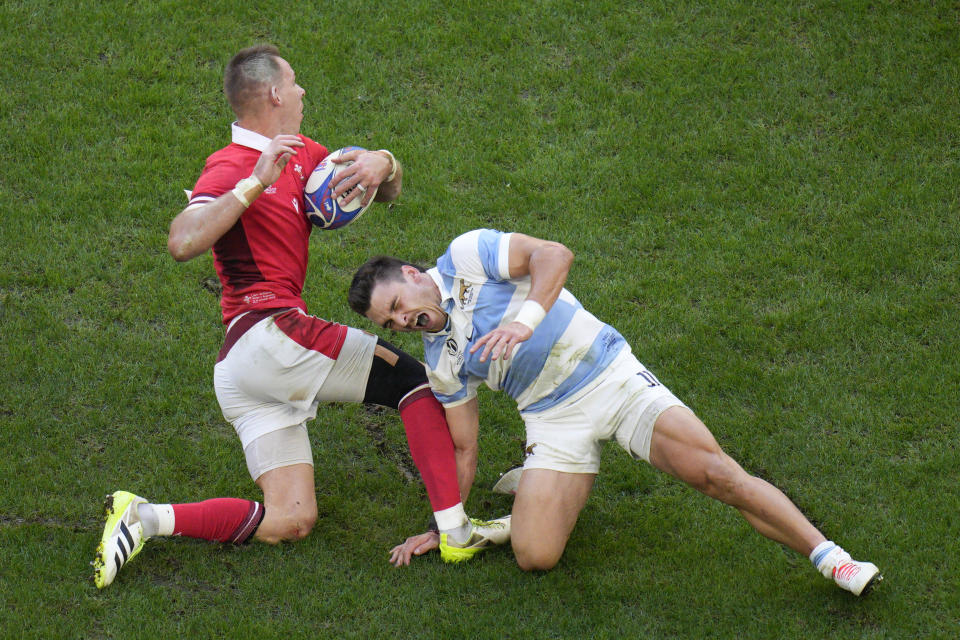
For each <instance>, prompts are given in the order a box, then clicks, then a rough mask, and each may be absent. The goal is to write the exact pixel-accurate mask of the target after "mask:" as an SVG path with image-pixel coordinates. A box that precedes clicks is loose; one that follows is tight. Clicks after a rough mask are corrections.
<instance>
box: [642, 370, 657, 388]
mask: <svg viewBox="0 0 960 640" xmlns="http://www.w3.org/2000/svg"><path fill="white" fill-rule="evenodd" d="M637 375H638V376H640V377H642V378H643V379H644V380H646V381H647V386H648V387H659V386H660V381H659V380H657V376H655V375H653V374H652V373H650V372H649V371H647V370H646V369H644V370H643V371H638V372H637Z"/></svg>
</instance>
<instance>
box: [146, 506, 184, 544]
mask: <svg viewBox="0 0 960 640" xmlns="http://www.w3.org/2000/svg"><path fill="white" fill-rule="evenodd" d="M137 515H138V516H140V526H142V527H143V535H144V536H146V537H147V538H150V537H152V536H169V535H173V524H174V522H175V520H174V517H173V506H172V505H169V504H150V503H144V504H141V505H139V506H138V507H137Z"/></svg>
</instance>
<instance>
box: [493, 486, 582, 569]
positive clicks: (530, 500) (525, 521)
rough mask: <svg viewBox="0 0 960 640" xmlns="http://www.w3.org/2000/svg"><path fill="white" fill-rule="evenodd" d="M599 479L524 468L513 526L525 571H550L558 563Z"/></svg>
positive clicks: (518, 551)
mask: <svg viewBox="0 0 960 640" xmlns="http://www.w3.org/2000/svg"><path fill="white" fill-rule="evenodd" d="M595 477H596V474H593V473H566V472H563V471H554V470H552V469H524V471H523V475H522V476H521V478H520V485H519V486H518V487H517V496H516V498H515V499H514V502H513V516H512V518H511V525H510V530H511V533H510V536H511V540H512V543H513V549H514V553H515V554H516V556H517V563H518V564H519V565H520V567H521V568H523V569H550V568H552V567H553V566H554V565H555V564H556V563H557V561H558V560H559V559H560V556H561V555H562V554H563V550H564V548H565V547H566V546H567V540H568V539H569V538H570V533H571V532H572V531H573V527H574V525H576V523H577V517H578V516H579V515H580V511H581V510H582V509H583V505H584V504H586V502H587V498H588V497H590V491H591V489H592V488H593V480H594V478H595Z"/></svg>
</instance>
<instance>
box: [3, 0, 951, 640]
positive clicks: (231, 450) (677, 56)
mask: <svg viewBox="0 0 960 640" xmlns="http://www.w3.org/2000/svg"><path fill="white" fill-rule="evenodd" d="M201 9H202V10H201ZM958 21H960V10H958V6H957V4H956V3H955V2H944V1H932V2H913V3H908V2H892V1H882V0H881V1H877V0H875V1H873V2H840V3H836V2H834V3H831V2H801V3H795V2H771V3H751V2H734V1H723V2H718V3H695V2H686V1H681V2H670V3H667V2H643V3H635V2H622V3H617V2H607V1H602V0H601V1H598V2H591V3H579V2H536V1H535V2H526V3H521V2H515V1H512V0H510V1H507V2H502V3H496V4H494V3H486V2H479V1H476V0H467V1H465V2H460V3H456V4H455V6H452V7H448V6H446V3H430V2H423V1H402V2H394V3H390V4H388V5H384V6H378V5H376V4H374V3H360V2H352V1H343V2H336V3H326V4H317V3H299V4H293V5H284V6H283V7H279V6H270V7H267V6H263V7H259V6H255V5H250V4H249V3H248V4H244V3H236V2H225V1H222V2H206V3H181V2H155V3H123V2H103V3H94V2H86V1H79V2H75V3H62V2H40V1H31V2H15V1H10V2H4V3H3V4H2V6H0V38H2V44H3V50H4V52H5V53H6V56H7V58H6V64H4V65H2V67H0V82H2V87H3V91H2V92H0V127H2V135H0V157H2V158H3V169H2V171H0V222H2V224H0V248H2V250H0V259H2V268H0V362H2V365H0V433H2V434H3V438H2V439H0V477H2V478H3V480H4V482H3V487H2V489H0V635H2V636H3V637H38V638H71V637H83V638H109V637H132V638H137V637H142V638H156V637H176V636H187V637H189V636H196V637H254V636H259V637H330V638H342V637H360V638H369V637H427V638H430V637H434V638H447V637H476V636H482V637H513V638H517V637H535V638H540V637H544V638H579V637H598V638H604V637H608V638H620V637H641V636H649V637H738V638H744V637H747V638H821V637H836V638H904V637H932V638H949V637H956V636H957V635H958V629H960V605H958V601H957V597H956V596H957V588H958V578H957V575H958V571H960V566H958V564H960V562H958V561H960V552H958V545H957V543H956V540H957V539H958V537H960V524H958V516H957V514H958V510H960V509H958V506H960V504H958V503H960V499H958V497H957V486H958V481H960V473H958V469H960V461H958V454H957V448H956V441H957V427H956V421H957V416H958V413H960V411H958V409H960V402H958V398H960V368H958V366H957V354H958V353H960V338H958V336H960V326H958V325H960V320H958V317H960V314H958V311H960V285H958V276H960V260H958V258H960V256H958V246H960V223H958V221H957V217H958V215H957V214H958V209H960V206H958V205H960V202H958V186H957V185H958V184H960V171H958V160H960V126H958V122H960V106H958V93H957V86H960V77H958V76H960V64H958V62H960V59H958V53H957V51H958V48H957V43H958V41H960V40H958V38H960V28H958ZM260 41H270V42H273V43H275V44H277V45H278V46H279V47H280V48H281V51H282V52H283V54H284V55H285V57H286V58H287V59H288V60H289V61H290V62H291V64H292V65H293V67H294V69H295V70H296V71H297V74H298V81H299V82H300V84H301V85H302V86H303V87H304V88H305V89H306V91H307V108H306V118H305V122H304V126H303V131H304V133H306V134H307V135H310V136H311V137H313V138H315V139H317V140H319V141H320V142H322V143H324V144H326V145H327V146H328V147H330V148H336V147H339V146H344V145H347V144H361V145H364V146H368V147H371V148H380V147H389V148H390V149H392V150H393V151H394V152H395V153H396V154H397V157H398V158H400V159H401V161H402V162H403V163H404V165H405V178H404V194H403V196H402V197H401V199H400V201H399V202H398V203H397V204H396V205H394V206H393V207H392V208H390V209H389V210H388V209H387V208H386V207H383V206H378V207H377V208H376V209H374V210H372V211H371V212H370V213H368V214H367V216H366V217H365V218H364V219H363V220H362V221H361V222H360V223H358V224H357V225H355V226H354V227H351V228H348V229H345V230H343V231H340V232H330V233H320V232H318V233H316V234H315V235H314V238H313V240H312V258H311V273H310V275H309V277H308V281H307V285H306V290H305V297H306V300H307V303H308V305H309V307H310V309H311V310H312V311H313V312H315V313H318V314H321V315H323V316H325V317H328V318H331V319H334V320H339V321H344V322H350V323H354V324H362V323H360V322H359V319H358V318H354V317H353V316H352V314H351V312H349V310H348V309H347V307H346V305H345V303H344V293H345V290H346V288H347V285H348V283H349V278H350V275H351V274H352V272H353V269H354V268H355V267H356V266H357V265H358V264H359V263H361V262H362V261H363V260H364V259H365V258H366V257H368V256H369V255H370V254H372V253H392V254H397V255H401V256H403V257H406V258H409V259H412V260H416V261H420V262H423V263H430V262H431V261H432V260H433V259H434V258H435V257H436V256H437V255H439V253H441V252H442V251H443V249H444V247H445V244H446V242H447V241H448V240H449V239H451V238H452V237H453V236H455V235H456V234H458V233H459V232H461V231H465V230H468V229H470V228H474V227H477V226H491V227H496V228H500V229H505V230H517V231H523V232H526V233H530V234H533V235H537V236H542V237H548V238H552V239H556V240H559V241H562V242H564V243H566V244H567V245H568V246H570V247H571V248H572V249H573V250H574V251H575V252H576V254H577V262H576V264H575V266H574V270H573V272H572V274H571V277H570V283H569V286H570V288H571V289H572V290H573V291H574V293H576V294H577V295H578V296H579V297H580V299H581V300H582V301H583V302H584V303H585V305H586V306H587V307H588V308H589V309H591V310H592V311H594V312H595V313H596V315H598V316H599V317H601V318H602V319H604V320H606V321H608V322H610V323H612V324H613V325H614V326H616V327H617V328H618V329H620V331H621V332H622V333H624V335H625V336H626V337H627V338H628V340H629V341H630V342H631V343H632V345H633V346H634V350H635V352H636V353H637V354H638V356H639V357H640V359H641V360H642V361H643V362H644V363H645V364H647V365H648V366H649V367H650V368H651V369H652V370H653V371H654V372H656V373H657V375H658V376H659V377H660V378H661V380H662V381H664V382H665V383H666V384H667V385H668V386H670V387H671V388H672V389H673V390H674V391H675V392H676V393H677V394H678V395H679V396H680V397H681V398H682V399H684V400H685V401H686V402H687V403H688V404H689V405H690V406H691V407H693V408H694V409H695V410H696V411H697V412H698V414H699V415H700V416H701V417H702V418H703V419H704V420H705V421H706V423H707V424H708V425H709V426H710V427H711V428H712V430H713V431H714V433H715V434H716V436H717V438H718V440H719V441H720V443H721V444H722V445H723V446H724V448H725V449H726V450H727V451H728V452H730V453H731V454H732V455H733V456H734V457H735V458H737V459H738V460H739V461H740V462H741V463H742V464H743V465H744V467H745V468H747V469H748V470H749V471H751V472H753V473H756V474H758V475H761V476H762V477H764V478H766V479H768V480H770V481H771V482H773V483H774V484H776V485H777V486H779V487H781V488H782V489H783V490H784V491H785V492H786V493H787V494H788V495H789V496H790V497H791V498H792V499H793V500H794V501H795V502H796V503H797V504H798V505H799V506H800V508H801V509H802V510H803V511H804V512H805V513H807V514H808V515H809V517H810V518H811V520H812V521H813V522H814V523H815V524H817V525H818V526H820V527H821V528H822V529H823V530H824V531H825V533H826V534H827V535H828V536H830V537H832V538H834V539H835V540H837V541H838V542H841V543H842V544H844V545H845V546H846V547H847V548H848V549H850V550H851V551H852V552H853V553H854V554H855V555H856V556H861V557H864V558H868V559H870V560H873V561H874V562H876V563H877V564H878V565H879V566H880V567H881V568H882V569H883V571H884V573H885V575H886V581H885V582H884V583H883V584H882V585H881V588H880V589H878V590H877V591H876V592H875V593H873V594H872V595H870V597H869V598H867V599H864V600H857V599H854V598H852V597H850V596H849V595H848V594H846V593H843V592H841V591H839V590H837V589H835V588H833V587H832V586H831V585H830V584H829V583H827V582H826V581H824V580H823V579H822V578H820V577H819V575H817V574H816V573H815V572H814V571H813V570H812V568H811V567H810V565H809V562H808V561H807V560H806V559H805V558H801V557H798V556H797V555H795V554H793V553H791V552H789V551H786V550H784V549H782V548H781V547H780V546H778V545H776V544H774V543H771V542H769V541H766V540H764V539H762V538H760V537H759V536H758V535H756V534H755V533H754V532H753V531H752V530H751V529H750V528H749V526H748V525H747V524H746V523H745V522H744V521H743V520H742V519H740V518H739V517H738V516H737V514H736V513H735V512H734V511H732V510H731V509H729V508H726V507H724V506H723V505H719V504H716V503H713V502H711V501H710V500H708V499H706V498H704V497H702V496H699V495H698V494H696V493H695V492H693V491H692V490H690V489H687V488H685V487H683V486H680V485H678V484H677V483H676V482H674V481H672V480H670V479H669V478H667V477H665V476H663V475H661V474H658V473H656V472H655V471H653V470H652V469H651V468H649V467H647V466H644V465H639V464H636V463H634V462H631V461H630V460H629V459H628V458H627V456H626V455H625V454H623V453H622V452H621V451H619V450H617V449H616V448H615V447H614V446H613V445H610V446H608V448H607V449H606V450H605V452H604V461H603V469H602V472H601V475H600V476H599V479H598V482H597V488H596V491H595V494H594V496H593V497H592V498H591V500H590V501H589V502H588V504H587V507H586V508H585V510H584V512H583V514H582V515H581V518H580V522H579V524H578V526H577V529H576V530H575V531H574V534H573V537H572V538H571V541H570V544H569V547H568V549H567V552H566V554H565V556H564V558H563V560H562V561H561V563H560V565H559V566H558V567H557V568H556V569H555V570H554V571H553V572H550V573H547V574H534V575H530V574H524V573H522V572H520V571H519V570H518V569H517V568H516V567H515V565H514V563H513V559H512V556H511V554H510V553H509V551H507V550H503V551H495V552H492V553H490V554H488V555H487V556H486V557H484V558H483V559H481V560H479V561H477V562H474V563H472V564H470V565H468V566H457V567H451V566H445V565H443V564H442V563H441V562H440V561H439V559H438V558H437V557H436V556H435V555H431V556H430V557H426V558H423V559H420V560H418V561H417V562H415V564H414V565H413V566H412V567H410V568H408V569H404V570H395V569H393V568H392V567H390V566H389V565H388V564H387V563H386V552H387V550H388V549H389V548H390V547H391V546H392V545H393V544H395V543H397V542H399V541H400V540H402V539H403V538H404V537H405V536H406V535H408V534H411V533H415V532H417V531H418V529H419V527H420V526H421V525H422V523H423V522H424V521H425V519H426V512H427V510H428V507H427V502H426V498H425V495H424V491H423V489H422V487H421V486H420V484H419V483H418V482H416V481H412V480H410V479H409V477H408V475H409V474H408V471H407V470H408V469H409V467H410V463H409V457H408V454H407V453H406V449H405V443H404V440H403V434H402V429H401V426H400V424H399V420H398V419H397V417H396V416H395V415H391V414H388V413H380V412H371V411H368V410H365V409H364V408H362V407H354V406H339V405H338V406H331V407H328V408H324V409H323V410H322V411H321V414H320V416H319V417H318V419H317V420H316V421H315V422H314V423H312V425H311V438H312V440H313V443H314V445H315V446H314V452H315V462H316V469H317V481H318V491H317V498H318V504H319V507H320V513H321V517H320V520H319V522H318V523H317V526H316V528H315V530H314V532H313V534H312V535H311V536H310V537H309V538H308V539H307V540H305V541H304V542H302V543H299V544H296V545H284V546H280V547H268V546H264V545H256V544H254V545H249V546H246V547H243V548H229V547H221V546H216V545H210V544H204V543H200V542H196V541H191V540H179V539H178V540H157V541H151V542H150V543H149V546H148V547H147V548H146V549H145V551H144V553H143V554H142V555H141V557H139V558H138V559H137V560H135V561H134V562H133V563H131V564H130V565H129V566H128V567H126V568H125V569H124V570H123V572H122V573H121V575H120V577H119V578H118V581H117V583H116V584H115V585H114V586H112V587H111V588H109V589H108V590H105V591H102V592H98V591H97V590H96V589H95V588H94V587H93V586H92V584H91V583H89V582H88V581H87V577H88V575H89V574H90V568H89V566H88V564H87V563H88V562H89V561H90V560H91V559H92V554H93V549H94V547H95V546H96V542H97V539H98V537H99V535H100V520H99V518H100V513H99V510H100V503H101V500H102V496H103V495H104V494H106V493H108V492H110V491H112V490H114V489H117V488H126V489H130V490H133V491H136V492H138V493H140V494H142V495H144V496H147V497H149V498H152V499H156V500H161V501H174V502H179V501H193V500H199V499H204V498H210V497H216V496H226V495H229V496H240V497H248V498H258V497H259V494H258V492H257V491H256V488H255V487H254V486H253V485H252V483H251V482H250V480H249V478H248V477H247V475H246V470H245V467H244V464H243V460H242V456H241V452H240V449H239V447H238V446H237V444H238V443H237V441H236V436H235V435H234V433H233V431H232V429H231V427H230V426H229V425H227V424H226V423H224V421H223V419H222V417H221V416H220V413H219V410H218V408H217V405H216V400H215V398H214V396H213V392H212V383H211V379H210V378H211V376H210V374H211V368H212V364H213V357H214V354H215V353H216V350H217V349H218V347H219V343H220V340H221V336H222V329H221V328H220V326H219V313H218V305H217V300H216V297H215V295H214V293H212V292H211V286H210V283H211V278H212V277H213V275H214V274H213V269H212V263H211V260H210V258H209V256H205V257H202V258H199V259H196V260H194V261H192V262H190V263H186V264H176V263H174V261H173V260H172V259H170V258H169V256H168V255H167V254H166V250H165V242H166V231H167V227H168V224H169V222H170V220H171V219H172V217H173V216H174V215H175V214H176V213H177V212H178V211H179V210H180V208H181V207H182V206H183V203H184V199H183V194H182V191H181V190H182V189H184V188H190V187H191V186H192V185H193V181H194V180H195V179H196V176H197V175H198V174H199V171H200V169H201V168H202V163H203V158H204V157H205V156H206V155H207V154H209V153H210V152H212V151H213V150H215V149H216V148H218V147H219V146H221V145H222V144H224V142H225V141H226V140H227V136H228V128H227V127H228V124H229V122H230V120H231V116H230V113H229V110H228V108H227V106H226V103H225V101H224V100H223V98H222V95H221V93H220V89H219V87H220V83H221V74H222V68H223V65H224V64H225V62H226V60H227V59H228V58H229V56H230V55H231V54H232V53H233V52H234V51H235V50H237V49H239V48H241V47H243V46H247V45H249V44H251V43H254V42H260ZM363 326H366V327H368V325H363ZM368 328H369V327H368ZM392 339H394V340H395V341H396V342H397V343H398V344H400V345H402V346H404V347H406V348H407V349H409V350H411V351H413V352H415V353H419V350H420V347H419V344H418V339H417V338H416V337H412V336H403V335H395V336H392ZM482 425H483V427H482V433H481V456H480V464H479V470H478V474H477V488H476V489H475V491H474V493H473V495H472V496H471V499H470V504H469V505H468V509H469V511H470V512H471V513H475V514H477V515H490V516H493V515H498V514H499V513H501V512H504V511H506V510H508V509H509V501H508V500H507V499H506V498H505V497H504V496H498V495H494V494H492V493H491V492H490V491H489V487H490V486H491V485H492V484H493V482H494V481H495V480H496V478H497V476H498V474H499V472H501V471H503V470H505V469H506V468H507V467H509V466H510V465H511V464H514V463H516V462H517V461H519V458H520V455H519V452H520V444H519V442H520V440H519V438H520V437H521V427H520V423H519V419H518V418H517V416H516V415H515V413H514V411H513V409H512V407H511V403H510V401H509V399H507V398H505V397H500V396H494V395H492V394H484V395H483V396H482Z"/></svg>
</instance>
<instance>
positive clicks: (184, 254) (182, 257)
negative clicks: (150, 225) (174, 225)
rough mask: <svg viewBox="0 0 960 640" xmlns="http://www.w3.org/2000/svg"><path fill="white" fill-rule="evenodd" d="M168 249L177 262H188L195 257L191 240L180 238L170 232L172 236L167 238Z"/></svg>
mask: <svg viewBox="0 0 960 640" xmlns="http://www.w3.org/2000/svg"><path fill="white" fill-rule="evenodd" d="M167 251H169V252H170V255H171V256H173V259H174V260H176V261H177V262H186V261H187V260H189V259H190V258H192V257H193V253H192V252H191V251H190V242H189V240H183V239H180V238H178V237H176V236H174V235H173V234H170V237H169V238H167Z"/></svg>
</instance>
